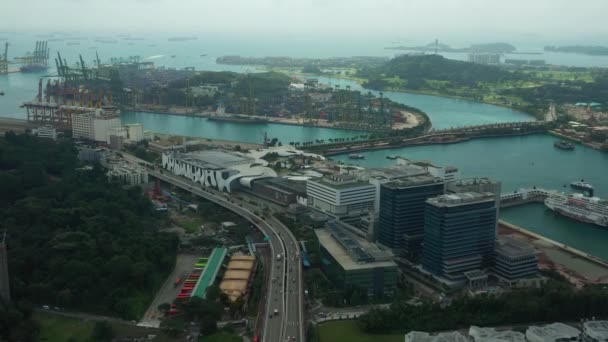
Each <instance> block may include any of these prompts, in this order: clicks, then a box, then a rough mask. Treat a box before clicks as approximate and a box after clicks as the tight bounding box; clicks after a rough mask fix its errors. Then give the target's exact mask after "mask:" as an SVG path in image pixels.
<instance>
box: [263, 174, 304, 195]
mask: <svg viewBox="0 0 608 342" xmlns="http://www.w3.org/2000/svg"><path fill="white" fill-rule="evenodd" d="M257 182H259V183H261V184H265V185H266V186H270V187H277V188H279V189H288V190H291V191H295V192H299V193H306V182H302V181H298V180H292V179H288V178H282V177H274V178H265V179H261V180H258V181H257Z"/></svg>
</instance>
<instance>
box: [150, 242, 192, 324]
mask: <svg viewBox="0 0 608 342" xmlns="http://www.w3.org/2000/svg"><path fill="white" fill-rule="evenodd" d="M199 257H200V256H199V255H196V254H178V255H177V261H176V263H175V269H174V270H173V272H172V273H171V274H170V275H169V277H167V280H165V282H164V283H163V286H162V287H161V288H160V290H159V291H158V292H157V293H156V297H154V300H153V301H152V304H150V307H148V310H147V311H146V313H145V314H144V317H143V318H142V320H141V321H140V322H139V324H138V325H141V326H148V327H159V325H160V320H159V318H161V317H162V313H161V312H159V311H158V306H159V305H160V304H162V303H172V302H173V300H174V299H175V297H176V296H177V294H178V293H179V290H180V287H181V284H180V286H177V287H176V286H174V284H175V280H176V279H177V278H178V277H180V278H182V279H183V278H185V277H187V276H188V274H189V273H190V272H191V271H192V269H193V268H194V264H195V263H196V261H197V260H198V258H199Z"/></svg>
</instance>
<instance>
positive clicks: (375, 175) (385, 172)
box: [354, 164, 429, 181]
mask: <svg viewBox="0 0 608 342" xmlns="http://www.w3.org/2000/svg"><path fill="white" fill-rule="evenodd" d="M354 173H356V174H357V176H358V177H359V178H362V179H378V180H387V181H391V180H397V179H400V178H405V177H411V176H417V175H424V174H428V173H429V172H428V170H427V169H426V168H425V167H421V166H418V165H412V164H408V165H395V166H390V167H384V168H374V169H366V170H362V171H358V172H354Z"/></svg>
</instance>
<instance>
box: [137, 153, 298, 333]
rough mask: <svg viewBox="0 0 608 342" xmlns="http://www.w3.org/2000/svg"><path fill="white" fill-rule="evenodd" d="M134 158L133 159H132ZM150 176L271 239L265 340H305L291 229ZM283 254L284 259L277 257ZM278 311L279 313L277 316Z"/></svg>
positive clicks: (226, 199) (239, 205)
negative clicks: (233, 215) (211, 204)
mask: <svg viewBox="0 0 608 342" xmlns="http://www.w3.org/2000/svg"><path fill="white" fill-rule="evenodd" d="M130 157H132V156H130ZM148 173H149V175H150V176H152V177H155V178H158V179H160V180H162V181H164V182H167V183H170V184H172V185H174V186H176V187H179V188H181V189H183V190H185V191H188V192H190V193H192V194H195V195H197V196H199V197H202V198H205V199H207V200H209V201H211V202H214V203H216V204H218V205H221V206H223V207H224V208H226V209H228V210H231V211H233V212H234V213H236V214H238V215H240V216H242V217H244V218H245V219H247V220H248V221H250V222H251V223H252V224H253V225H254V226H256V227H257V228H258V229H260V230H261V231H262V232H263V233H264V234H265V235H266V236H268V243H269V246H270V250H271V253H272V258H271V264H270V268H271V270H270V278H271V279H270V281H269V282H268V286H267V294H266V310H265V312H264V313H260V314H262V315H263V319H264V324H263V325H262V326H263V331H261V340H262V341H267V342H281V341H304V332H303V325H304V324H303V314H302V312H303V311H302V310H303V306H302V301H303V300H302V269H301V263H300V260H299V257H296V255H298V256H299V247H298V244H297V241H296V239H295V237H294V236H293V235H292V234H291V232H290V231H289V229H287V227H285V226H284V225H283V224H282V223H281V222H279V221H278V220H277V219H275V218H274V217H268V218H265V217H263V216H261V215H256V214H254V211H255V210H254V209H255V207H252V206H251V205H250V204H248V203H244V202H241V201H239V200H238V199H236V198H235V197H230V196H229V195H228V194H223V193H220V192H217V191H214V190H209V189H203V188H201V186H200V184H196V183H193V182H191V181H190V180H188V179H185V178H182V177H178V176H175V175H172V174H170V173H168V172H167V171H163V172H162V173H161V171H160V170H157V169H148ZM278 255H281V257H280V258H277V256H278ZM275 310H276V311H277V312H278V313H277V314H275V313H274V312H275Z"/></svg>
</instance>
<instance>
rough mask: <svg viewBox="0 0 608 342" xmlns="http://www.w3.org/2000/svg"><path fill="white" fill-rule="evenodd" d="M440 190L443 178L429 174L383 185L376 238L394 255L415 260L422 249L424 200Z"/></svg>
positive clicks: (442, 191) (438, 193)
mask: <svg viewBox="0 0 608 342" xmlns="http://www.w3.org/2000/svg"><path fill="white" fill-rule="evenodd" d="M443 193H444V182H443V180H441V179H440V178H437V177H434V176H431V175H429V174H422V175H418V176H411V177H408V178H405V179H402V180H398V181H394V182H389V183H384V184H382V185H381V189H380V215H379V218H378V223H377V225H378V226H377V231H376V238H377V241H378V242H379V243H380V244H382V245H383V246H386V247H388V248H390V249H392V250H393V253H395V254H403V255H405V256H406V257H408V258H411V259H416V258H417V257H418V256H419V255H420V252H421V249H422V241H423V237H424V212H425V206H426V200H427V199H429V198H431V197H435V196H437V195H441V194H443Z"/></svg>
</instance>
